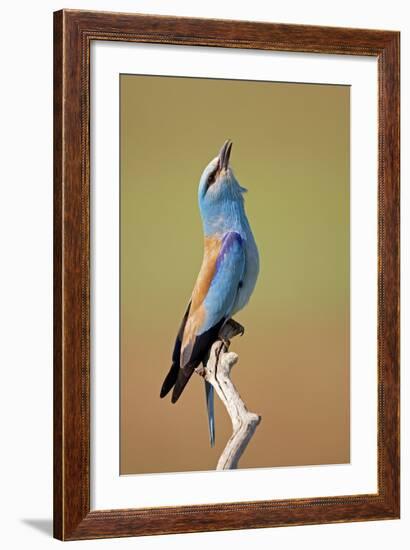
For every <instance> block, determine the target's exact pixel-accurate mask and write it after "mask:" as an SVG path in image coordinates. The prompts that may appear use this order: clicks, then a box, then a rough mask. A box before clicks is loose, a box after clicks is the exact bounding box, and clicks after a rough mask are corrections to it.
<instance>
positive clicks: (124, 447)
mask: <svg viewBox="0 0 410 550" xmlns="http://www.w3.org/2000/svg"><path fill="white" fill-rule="evenodd" d="M120 96H121V103H120V110H121V129H120V133H121V151H120V157H121V165H120V166H121V168H120V170H121V174H120V176H121V183H120V185H121V205H120V208H121V222H120V223H121V262H120V263H121V265H120V269H121V290H120V303H121V334H120V339H121V373H120V374H121V399H120V402H121V415H120V416H121V427H120V428H121V429H120V433H121V440H120V454H121V461H120V462H121V465H120V473H121V474H131V473H148V472H172V471H188V470H208V469H214V468H215V466H216V463H217V460H218V457H219V455H220V453H221V451H222V449H223V447H224V445H225V443H226V441H227V439H228V438H229V436H230V434H231V425H230V421H229V417H228V416H227V414H226V412H225V410H224V409H223V407H222V405H221V404H220V402H219V400H218V399H217V398H216V446H215V448H213V449H211V448H210V445H209V439H208V427H207V418H206V407H205V398H204V388H203V381H202V379H200V377H199V376H197V375H193V377H192V379H191V381H190V383H189V385H188V386H187V388H186V390H185V392H184V393H183V395H182V397H181V399H180V400H179V401H178V403H177V404H175V405H172V404H171V402H170V399H169V396H168V397H167V398H165V399H162V400H161V399H160V398H159V391H160V388H161V385H162V381H163V378H164V377H165V375H166V373H167V372H168V369H169V367H170V364H171V362H170V358H171V353H172V348H173V344H174V339H175V335H176V332H177V330H178V327H179V323H180V320H181V317H182V315H183V313H184V310H185V307H186V304H187V302H188V300H189V297H190V293H191V290H192V288H193V285H194V282H195V279H196V276H197V273H198V270H199V267H200V264H201V259H202V239H203V237H202V226H201V221H200V216H199V212H198V206H197V187H198V181H199V177H200V175H201V173H202V170H203V168H204V167H205V165H206V164H207V163H208V162H209V160H210V159H211V158H213V157H214V156H216V154H217V153H218V151H219V149H220V147H221V145H222V144H223V142H224V141H225V140H226V139H227V138H230V139H232V140H233V149H232V156H231V162H232V166H233V168H234V170H235V174H236V176H237V178H238V180H239V182H240V183H241V185H242V186H245V187H246V188H248V190H249V192H248V193H247V194H246V195H245V201H246V210H247V214H248V218H249V220H250V223H251V226H252V228H253V231H254V234H255V238H256V241H257V244H258V247H259V252H260V262H261V265H260V275H259V280H258V283H257V286H256V289H255V292H254V295H253V297H252V298H251V301H250V302H249V304H248V306H247V307H246V309H245V310H243V311H242V312H240V313H239V314H238V315H237V316H236V319H237V320H238V321H239V322H241V323H242V324H243V325H244V326H245V328H246V332H245V335H244V336H243V337H242V338H236V339H234V340H233V342H232V346H231V349H232V350H233V351H235V352H237V353H238V354H239V363H238V364H237V366H236V367H235V368H234V371H233V380H234V382H235V384H236V385H237V387H238V389H239V391H240V393H241V395H242V397H243V398H244V400H245V402H246V404H247V405H248V407H249V409H250V410H252V411H254V412H257V413H259V414H261V415H262V422H261V424H260V426H259V427H258V429H257V431H256V434H255V436H254V438H253V439H252V441H251V443H250V445H249V447H248V449H247V450H246V451H245V454H244V456H243V458H242V460H241V462H240V467H242V468H248V467H252V468H255V467H272V466H290V465H308V464H334V463H346V462H349V459H350V447H349V441H350V432H349V421H350V419H349V254H350V251H349V201H350V197H349V148H350V145H349V133H350V129H349V120H350V107H349V97H350V89H349V87H347V86H331V85H312V84H289V83H272V82H254V81H233V80H213V79H194V78H174V77H172V78H171V77H152V76H136V75H121V77H120Z"/></svg>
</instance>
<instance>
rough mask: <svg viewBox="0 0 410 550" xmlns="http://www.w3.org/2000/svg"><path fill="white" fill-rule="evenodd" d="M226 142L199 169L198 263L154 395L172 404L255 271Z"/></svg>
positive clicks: (245, 295) (210, 407)
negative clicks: (200, 233)
mask: <svg viewBox="0 0 410 550" xmlns="http://www.w3.org/2000/svg"><path fill="white" fill-rule="evenodd" d="M231 151H232V141H231V140H229V139H228V140H226V141H225V142H224V144H223V146H222V148H221V149H220V152H219V154H218V155H217V156H216V157H215V158H213V159H212V160H211V161H210V162H209V163H208V165H207V166H206V167H205V169H204V171H203V173H202V175H201V177H200V180H199V186H198V204H199V211H200V214H201V218H202V226H203V233H204V253H203V260H202V265H201V268H200V271H199V274H198V277H197V280H196V283H195V285H194V288H193V291H192V294H191V298H190V300H189V302H188V306H187V308H186V311H185V314H184V316H183V319H182V322H181V325H180V327H179V330H178V334H177V337H176V340H175V345H174V350H173V353H172V365H171V368H170V370H169V372H168V374H167V376H166V377H165V380H164V382H163V384H162V387H161V391H160V397H161V398H163V397H165V396H166V395H167V394H168V393H169V392H170V390H171V389H173V391H172V397H171V402H172V403H176V402H177V401H178V399H179V397H180V396H181V394H182V392H183V390H184V388H185V386H186V385H187V383H188V381H189V379H190V378H191V376H192V374H193V372H194V370H195V369H196V368H197V367H198V366H199V365H200V364H201V363H204V364H205V361H206V360H207V357H208V354H209V351H210V349H211V347H212V344H213V343H214V342H215V341H216V340H218V335H219V333H220V331H221V329H222V327H223V326H224V324H225V323H227V322H228V321H229V320H230V319H231V317H232V316H233V315H234V314H235V313H237V312H238V311H240V310H241V309H243V308H244V307H245V305H246V304H247V303H248V301H249V298H250V297H251V295H252V293H253V290H254V288H255V285H256V281H257V278H258V274H259V253H258V248H257V245H256V242H255V238H254V236H253V233H252V230H251V226H250V224H249V221H248V218H247V216H246V213H245V206H244V197H243V195H244V193H245V192H246V191H247V189H245V188H244V187H242V186H241V185H240V183H239V182H238V180H237V179H236V177H235V175H234V172H233V169H232V167H231V165H230V156H231ZM205 394H206V406H207V413H208V427H209V437H210V444H211V447H213V446H214V444H215V418H214V390H213V387H212V386H211V384H209V382H207V381H206V380H205Z"/></svg>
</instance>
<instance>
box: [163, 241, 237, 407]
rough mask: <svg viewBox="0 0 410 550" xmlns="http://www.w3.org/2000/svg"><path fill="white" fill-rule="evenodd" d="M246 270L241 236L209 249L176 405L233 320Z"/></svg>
mask: <svg viewBox="0 0 410 550" xmlns="http://www.w3.org/2000/svg"><path fill="white" fill-rule="evenodd" d="M215 251H216V253H215ZM244 268H245V252H244V245H243V240H242V237H241V236H240V234H239V233H236V232H230V233H227V234H226V235H225V236H224V238H223V239H222V241H219V242H218V243H217V244H214V245H213V246H212V247H210V246H208V249H207V247H205V255H204V262H203V264H202V268H201V271H200V274H199V276H198V280H197V283H196V285H195V288H194V292H193V294H192V300H191V308H190V311H189V314H188V318H187V320H186V324H185V328H184V334H183V338H182V345H181V358H180V371H179V373H178V378H177V380H176V383H175V387H174V391H173V395H172V401H173V402H175V401H176V400H177V399H178V397H179V396H180V395H181V393H182V390H183V389H184V387H185V385H186V383H187V382H188V380H189V378H190V376H191V374H192V372H193V370H194V369H195V367H197V366H198V365H199V363H200V362H201V361H202V360H203V359H204V357H205V355H206V353H207V352H208V350H209V348H210V346H211V345H212V344H213V342H214V341H215V340H216V339H217V337H218V333H219V330H220V328H221V326H222V325H223V323H224V322H225V320H226V319H228V318H229V316H230V313H231V311H232V307H233V305H234V302H235V298H236V295H237V292H238V289H239V286H240V283H241V280H242V277H243V272H244Z"/></svg>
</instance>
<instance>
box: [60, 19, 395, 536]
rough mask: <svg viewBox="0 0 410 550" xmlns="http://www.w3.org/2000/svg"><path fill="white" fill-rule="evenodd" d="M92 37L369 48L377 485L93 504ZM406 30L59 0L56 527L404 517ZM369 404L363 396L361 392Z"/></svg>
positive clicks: (150, 529) (351, 50) (365, 52)
mask: <svg viewBox="0 0 410 550" xmlns="http://www.w3.org/2000/svg"><path fill="white" fill-rule="evenodd" d="M93 40H107V41H125V42H148V43H161V44H174V45H191V46H198V47H199V46H219V47H224V48H242V49H257V50H274V51H289V52H309V53H323V54H341V55H343V54H348V55H360V56H372V57H375V58H377V62H378V93H379V98H378V109H379V122H378V124H379V130H378V143H379V159H378V163H379V164H378V258H379V260H378V267H379V270H378V271H379V272H378V492H377V493H376V494H360V495H344V496H337V497H320V495H319V496H318V497H317V498H302V499H292V500H289V499H287V500H276V501H275V500H272V501H254V502H240V503H226V504H224V503H221V504H209V505H193V506H178V507H157V508H145V509H121V510H119V509H112V510H90V437H89V436H90V283H89V279H90V207H89V193H90V138H89V122H90V90H89V82H90V45H91V43H92V41H93ZM399 41H400V35H399V33H398V32H392V31H379V30H359V29H347V28H328V27H314V26H302V25H300V26H299V25H287V24H272V23H256V22H245V21H224V20H206V19H195V18H177V17H163V16H151V15H137V14H120V13H105V12H87V11H75V10H62V11H58V12H56V13H55V14H54V536H55V537H56V538H58V539H62V540H77V539H92V538H103V537H124V536H135V535H152V534H165V533H184V532H196V531H210V530H214V531H216V530H229V529H244V528H247V529H249V528H258V527H274V526H285V525H301V524H318V523H333V522H351V521H366V520H377V519H394V518H398V517H399V509H400V491H399V486H400V476H399V462H400V459H399V222H400V218H399ZM363 406H366V404H365V403H364V404H363Z"/></svg>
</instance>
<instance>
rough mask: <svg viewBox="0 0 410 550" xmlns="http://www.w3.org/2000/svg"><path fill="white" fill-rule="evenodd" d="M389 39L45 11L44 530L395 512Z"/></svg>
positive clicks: (127, 530)
mask: <svg viewBox="0 0 410 550" xmlns="http://www.w3.org/2000/svg"><path fill="white" fill-rule="evenodd" d="M399 43H400V35H399V33H398V32H393V31H382V30H361V29H347V28H328V27H313V26H303V25H284V24H276V23H256V22H249V21H227V20H213V19H212V20H205V19H196V18H193V19H191V18H177V17H168V16H151V15H138V14H120V13H106V12H86V11H75V10H63V11H59V12H56V13H55V14H54V243H55V244H54V535H55V537H56V538H59V539H62V540H78V539H94V538H104V537H123V536H136V535H150V534H161V533H162V534H165V533H184V532H195V531H209V530H228V529H245V528H246V529H249V528H257V527H274V526H285V525H301V524H319V523H332V522H351V521H366V520H378V519H394V518H398V517H399V508H400V492H399V488H400V477H399V393H400V392H399V359H400V354H399ZM233 367H234V368H233Z"/></svg>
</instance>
